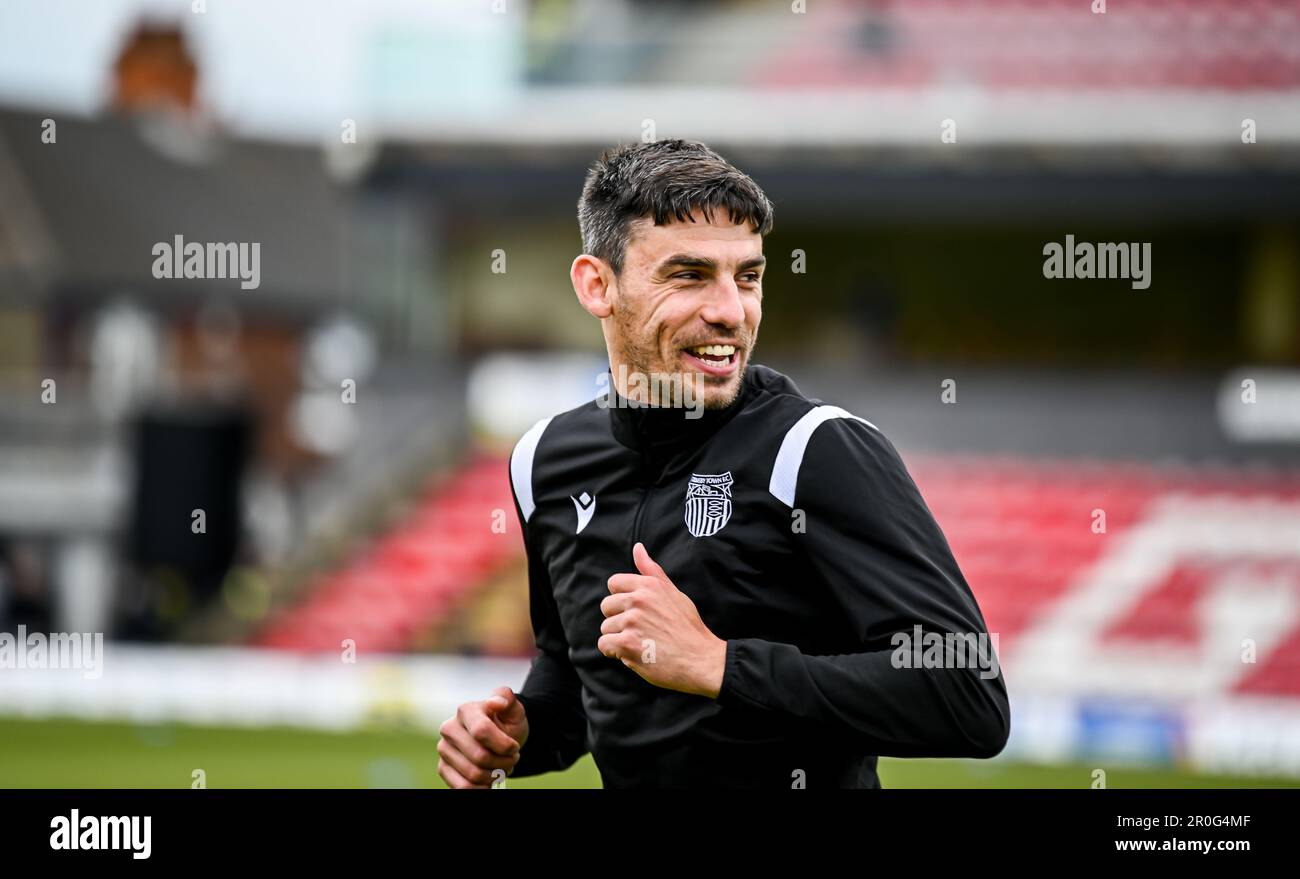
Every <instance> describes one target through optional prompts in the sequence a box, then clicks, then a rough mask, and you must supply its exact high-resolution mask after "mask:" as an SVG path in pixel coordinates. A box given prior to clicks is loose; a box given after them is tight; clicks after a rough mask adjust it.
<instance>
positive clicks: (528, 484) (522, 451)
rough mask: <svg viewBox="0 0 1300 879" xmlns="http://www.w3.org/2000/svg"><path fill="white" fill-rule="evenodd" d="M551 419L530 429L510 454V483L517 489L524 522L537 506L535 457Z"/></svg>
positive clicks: (544, 419) (543, 420)
mask: <svg viewBox="0 0 1300 879" xmlns="http://www.w3.org/2000/svg"><path fill="white" fill-rule="evenodd" d="M550 423H551V419H550V418H543V419H542V420H541V421H539V422H537V423H536V424H534V425H533V426H532V427H530V428H528V432H527V433H526V434H524V435H523V436H521V437H520V438H519V442H518V443H516V444H515V450H514V451H513V452H511V453H510V482H511V484H512V485H513V486H514V488H515V497H516V498H518V499H519V509H520V511H521V512H523V514H524V521H525V522H527V521H528V517H529V516H531V515H532V514H533V509H534V508H535V507H536V506H537V505H536V504H535V503H533V455H534V453H536V451H537V441H538V440H540V439H541V438H542V434H543V433H544V432H545V431H546V426H547V425H548V424H550Z"/></svg>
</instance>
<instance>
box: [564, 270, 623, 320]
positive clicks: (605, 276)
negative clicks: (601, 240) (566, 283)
mask: <svg viewBox="0 0 1300 879" xmlns="http://www.w3.org/2000/svg"><path fill="white" fill-rule="evenodd" d="M569 279H570V280H571V281H573V292H574V293H577V294H578V302H580V303H581V304H582V307H583V308H585V309H587V311H588V312H590V313H591V315H592V316H593V317H598V318H600V319H601V320H604V319H605V318H607V317H609V316H610V314H611V313H612V312H613V311H614V299H613V297H614V284H615V282H614V270H613V269H612V268H610V266H609V263H607V262H605V261H604V260H603V259H600V258H599V257H595V256H592V255H591V254H589V253H584V254H582V255H580V256H579V257H578V258H577V259H575V260H574V261H573V265H572V266H570V268H569Z"/></svg>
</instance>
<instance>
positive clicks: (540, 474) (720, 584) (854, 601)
mask: <svg viewBox="0 0 1300 879" xmlns="http://www.w3.org/2000/svg"><path fill="white" fill-rule="evenodd" d="M694 414H699V413H698V412H697V413H694ZM510 476H511V486H512V490H513V492H514V498H515V505H516V509H517V511H518V513H519V517H520V521H521V523H522V524H523V530H524V544H525V549H526V552H527V556H528V576H529V591H530V608H531V613H532V624H533V629H534V632H535V635H536V641H537V648H538V651H539V652H538V654H537V656H536V658H535V659H534V660H533V663H532V666H531V669H530V671H529V673H528V677H527V680H526V681H525V682H524V685H523V687H522V688H521V689H520V691H519V694H518V695H519V699H520V701H521V702H522V703H523V705H524V708H525V711H526V713H527V716H528V722H529V737H528V740H527V742H526V744H525V746H524V748H523V750H522V752H521V755H520V759H519V763H518V764H517V765H516V766H515V769H514V770H513V772H512V773H511V774H512V775H513V776H515V777H523V776H528V775H535V774H538V773H542V772H550V771H554V770H559V769H564V768H566V767H568V766H569V765H570V764H572V763H573V762H574V761H575V760H576V759H578V757H580V756H582V755H583V754H584V753H587V752H588V751H590V752H591V753H592V755H593V757H594V759H595V761H596V765H597V767H598V768H599V770H600V774H601V776H602V779H603V782H604V785H605V786H606V787H608V788H621V787H677V788H682V787H706V786H708V787H738V788H739V787H780V788H790V787H797V786H806V787H808V788H826V787H879V786H880V783H879V780H878V778H877V776H876V757H877V756H878V755H885V756H897V757H991V756H993V755H995V754H997V753H998V752H999V751H1001V750H1002V747H1003V745H1004V744H1005V743H1006V739H1007V735H1008V731H1009V725H1010V712H1009V708H1008V702H1007V691H1006V685H1005V683H1004V681H1003V678H1002V675H1001V673H1000V668H999V667H998V666H997V665H996V659H995V658H992V657H993V653H992V650H991V647H992V644H990V643H989V642H987V641H985V642H983V643H984V644H986V645H988V648H989V649H988V653H987V656H986V659H985V663H984V665H983V666H982V667H981V666H980V665H979V663H978V662H977V661H976V659H975V656H974V652H973V650H971V651H968V652H967V654H966V656H967V658H966V659H965V660H964V661H963V660H961V659H959V658H955V657H958V656H959V654H958V653H956V652H954V649H955V648H956V647H957V646H959V645H958V644H957V641H958V640H959V639H956V638H951V639H949V641H948V642H946V643H944V644H942V645H939V644H938V642H939V641H941V640H942V638H941V636H942V635H943V634H944V633H953V634H954V635H958V636H961V637H962V638H966V639H967V641H966V643H967V644H970V645H973V643H974V641H975V640H976V638H977V636H979V635H982V634H985V633H986V631H987V630H986V629H985V624H984V620H983V618H982V616H981V615H980V611H979V608H978V606H977V605H976V602H975V599H974V597H973V596H972V594H971V591H970V588H969V587H968V586H967V584H966V581H965V579H964V578H963V576H962V573H961V571H960V570H959V568H958V566H957V563H956V561H954V559H953V556H952V552H951V550H950V549H949V547H948V543H947V541H946V540H945V539H944V536H943V533H942V532H941V531H940V529H939V526H938V525H937V524H936V523H935V520H934V518H933V516H932V515H931V513H930V511H929V509H928V508H927V507H926V505H925V502H924V501H923V500H922V498H921V495H920V493H919V492H918V491H917V488H916V485H915V484H914V483H913V481H912V479H911V477H910V476H909V475H908V472H907V470H906V468H905V467H904V465H903V462H902V460H901V459H900V458H899V456H898V453H897V451H896V450H895V449H894V447H893V445H892V444H891V443H890V442H889V440H888V439H886V438H885V436H884V435H883V434H881V432H880V431H879V430H878V429H876V427H875V426H874V425H871V424H870V423H869V422H867V421H864V420H863V419H861V418H858V417H856V416H854V415H852V414H850V413H848V412H845V411H844V410H842V409H839V408H837V407H834V406H827V405H823V404H822V402H821V401H820V400H812V399H808V398H806V397H804V396H803V394H801V393H800V392H799V390H798V388H796V387H795V386H794V384H793V382H791V381H790V379H788V378H786V377H785V376H784V375H781V374H780V373H778V372H776V371H774V370H772V369H769V368H767V367H764V366H760V365H757V364H751V365H750V366H749V367H748V368H747V370H746V374H745V377H744V382H743V387H742V390H741V392H740V395H739V396H738V397H737V399H736V401H735V402H734V403H733V404H732V405H731V406H729V407H727V408H725V409H717V410H705V411H704V412H703V415H702V417H699V418H694V419H692V418H687V417H686V412H685V410H683V409H681V408H666V407H664V408H659V407H647V406H639V407H638V406H635V405H634V404H632V403H630V402H629V401H627V400H626V399H624V398H623V397H622V396H621V395H620V394H618V393H617V391H616V390H615V389H614V388H613V384H612V381H611V383H610V386H609V389H608V390H607V391H605V392H602V393H601V394H600V395H599V396H597V398H596V399H594V400H592V401H591V402H588V403H586V404H584V405H582V406H579V407H577V408H575V409H571V410H569V411H568V412H564V413H562V414H559V415H555V416H553V417H551V418H548V419H544V420H542V421H540V422H538V423H537V424H536V425H534V426H533V428H532V429H531V430H529V431H528V432H527V433H526V434H525V435H524V437H523V438H522V439H521V440H520V441H519V443H518V444H517V445H516V446H515V449H514V452H513V453H512V455H511V459H510ZM638 540H639V541H641V542H643V543H645V545H646V549H647V550H648V551H649V553H650V555H651V556H652V557H653V558H654V560H655V561H657V562H658V563H659V564H660V565H661V566H662V567H663V568H664V570H665V571H666V572H667V574H668V576H669V577H670V578H672V580H673V582H674V583H675V584H676V586H677V588H678V589H680V590H682V591H683V592H685V593H686V594H687V595H689V596H690V597H691V599H692V600H693V601H694V602H695V604H696V606H697V607H698V608H699V612H700V616H701V618H702V619H703V621H704V623H705V625H706V626H708V627H709V629H710V630H711V631H712V632H713V633H714V634H715V635H717V636H718V637H719V638H722V639H725V640H726V641H727V654H726V666H725V673H724V677H723V681H722V689H721V692H720V693H719V694H718V697H717V698H716V699H711V698H708V697H705V696H699V695H689V694H685V693H680V692H676V691H673V690H666V689H662V688H660V687H656V686H654V685H652V684H650V683H649V682H647V681H645V680H644V679H642V678H641V677H640V676H639V675H638V674H636V672H634V671H633V670H632V669H630V668H628V667H627V666H625V665H624V664H623V663H622V661H620V660H618V659H614V658H610V657H607V656H605V655H603V654H602V653H601V652H600V651H599V650H598V649H597V647H596V642H597V640H598V639H599V638H600V626H601V623H602V622H603V621H604V616H603V614H602V613H601V610H600V602H601V599H603V598H604V597H605V596H606V595H608V594H609V590H608V586H607V580H608V578H609V577H610V576H611V575H613V574H616V573H624V572H630V573H636V566H635V564H634V563H633V561H632V547H633V544H634V543H636V542H637V541H638ZM917 627H919V628H917ZM918 634H920V635H921V638H920V639H917V638H916V637H915V636H916V635H918ZM904 636H906V638H904ZM927 636H928V637H927ZM907 639H911V640H910V641H909V640H907ZM918 641H919V642H920V643H915V642H918ZM927 645H928V646H927ZM923 647H924V649H925V650H927V651H928V652H926V653H925V654H924V661H915V662H914V661H913V660H914V659H915V660H922V659H923V655H922V649H923ZM939 651H942V654H941V653H940V652H939ZM982 655H983V654H982ZM941 656H942V657H945V658H946V661H944V662H942V663H940V661H939V660H940V658H941ZM936 665H941V666H942V667H932V666H936ZM918 666H919V667H918ZM993 671H996V672H997V673H996V674H992V672H993Z"/></svg>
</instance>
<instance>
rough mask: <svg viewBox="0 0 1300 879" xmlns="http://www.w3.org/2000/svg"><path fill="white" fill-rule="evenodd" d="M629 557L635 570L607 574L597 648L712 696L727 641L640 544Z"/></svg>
mask: <svg viewBox="0 0 1300 879" xmlns="http://www.w3.org/2000/svg"><path fill="white" fill-rule="evenodd" d="M632 560H633V561H634V562H636V569H637V570H638V571H640V573H639V574H615V575H614V576H612V577H610V578H609V591H610V594H609V596H608V597H606V598H605V599H604V600H602V601H601V602H600V610H601V612H602V613H603V614H604V615H605V622H603V623H601V625H600V631H601V635H600V640H598V641H597V642H596V647H597V649H599V650H600V652H601V653H603V654H605V655H606V656H609V657H611V658H614V659H621V660H622V661H623V664H624V665H626V666H627V667H628V668H630V669H632V670H633V671H634V672H636V673H637V674H639V675H640V676H641V677H643V678H645V679H646V680H647V681H649V682H650V683H652V684H654V685H655V686H656V687H663V688H664V689H667V690H679V691H680V692H683V693H693V694H695V695H699V696H708V697H709V698H716V697H717V695H718V691H719V690H720V689H721V688H722V674H723V671H724V670H725V665H726V660H727V642H726V641H724V640H722V639H721V638H719V637H717V636H716V635H714V634H713V633H712V632H710V631H709V629H708V627H707V626H705V625H704V621H703V620H702V619H700V612H699V610H697V609H696V607H695V602H693V601H691V599H690V597H689V596H688V595H686V594H685V593H683V592H682V591H681V590H680V589H678V588H677V587H676V586H674V585H673V581H672V580H670V579H668V575H667V574H666V573H664V569H663V568H661V567H659V565H658V563H656V562H655V561H654V560H653V559H651V558H650V553H648V552H646V548H645V546H643V545H642V544H640V543H638V544H637V545H636V546H634V547H633V548H632Z"/></svg>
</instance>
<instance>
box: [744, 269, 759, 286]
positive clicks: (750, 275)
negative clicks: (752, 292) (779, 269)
mask: <svg viewBox="0 0 1300 879" xmlns="http://www.w3.org/2000/svg"><path fill="white" fill-rule="evenodd" d="M742 277H743V278H744V279H745V282H746V283H749V284H757V283H758V282H759V281H760V280H761V277H760V276H759V274H758V272H746V273H745V274H744V275H742Z"/></svg>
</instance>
